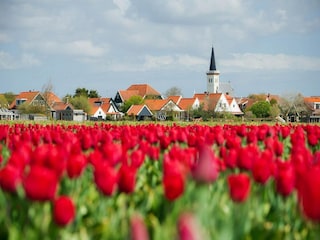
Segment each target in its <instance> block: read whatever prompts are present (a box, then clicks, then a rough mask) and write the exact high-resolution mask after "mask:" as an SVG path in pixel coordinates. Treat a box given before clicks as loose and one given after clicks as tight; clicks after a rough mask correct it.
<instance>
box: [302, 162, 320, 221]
mask: <svg viewBox="0 0 320 240" xmlns="http://www.w3.org/2000/svg"><path fill="white" fill-rule="evenodd" d="M301 182H302V184H301V185H299V186H300V187H299V188H298V195H299V202H300V206H301V209H302V212H303V213H304V215H305V216H306V217H307V218H309V219H311V220H312V221H316V222H320V205H319V203H320V188H319V186H320V167H319V166H316V167H313V168H311V169H310V170H309V171H308V172H305V174H304V175H303V176H302V180H301Z"/></svg>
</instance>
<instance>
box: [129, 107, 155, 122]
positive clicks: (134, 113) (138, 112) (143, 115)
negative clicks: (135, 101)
mask: <svg viewBox="0 0 320 240" xmlns="http://www.w3.org/2000/svg"><path fill="white" fill-rule="evenodd" d="M127 115H128V116H129V117H131V118H132V120H138V121H141V120H147V119H151V118H152V116H153V114H152V111H151V110H150V109H149V108H148V106H147V105H145V104H143V105H142V104H141V105H132V106H131V107H130V108H129V109H128V111H127Z"/></svg>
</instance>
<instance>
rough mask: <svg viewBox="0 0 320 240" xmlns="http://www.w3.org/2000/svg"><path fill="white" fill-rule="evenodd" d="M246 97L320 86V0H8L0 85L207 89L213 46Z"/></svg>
mask: <svg viewBox="0 0 320 240" xmlns="http://www.w3.org/2000/svg"><path fill="white" fill-rule="evenodd" d="M212 47H214V51H215V59H216V66H217V70H219V71H220V81H221V82H230V84H231V85H232V87H233V89H234V95H235V96H237V97H244V96H248V95H249V94H252V93H266V94H267V93H271V94H278V95H284V94H292V93H301V94H303V95H305V96H315V95H317V96H319V95H320V1H319V0H306V1H301V0H261V1H256V0H201V1H199V0H152V1H150V0H77V1H73V0H1V1H0V93H1V92H2V93H3V92H14V93H19V92H21V91H28V90H39V91H41V90H42V89H43V88H44V87H45V86H48V84H50V85H52V87H53V90H54V92H55V93H56V94H57V95H58V96H59V97H63V96H65V95H66V94H74V92H75V89H76V88H79V87H81V88H82V87H84V88H87V89H89V90H91V89H92V90H97V91H98V93H99V94H100V95H101V96H102V97H114V96H115V95H116V92H117V91H118V90H124V89H127V88H128V87H129V86H130V85H131V84H141V83H146V84H149V85H150V86H152V87H153V88H155V89H156V90H158V91H159V92H160V93H162V94H164V93H165V92H166V91H167V90H168V89H170V88H172V87H178V88H180V89H181V91H182V94H183V96H184V97H192V95H193V94H194V93H195V92H196V93H201V92H204V91H206V81H207V80H206V72H207V71H208V70H209V64H210V55H211V48H212Z"/></svg>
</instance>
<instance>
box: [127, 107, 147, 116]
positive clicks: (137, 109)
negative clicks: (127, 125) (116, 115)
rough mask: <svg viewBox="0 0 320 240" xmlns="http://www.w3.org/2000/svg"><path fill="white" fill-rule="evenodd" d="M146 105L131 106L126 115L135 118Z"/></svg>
mask: <svg viewBox="0 0 320 240" xmlns="http://www.w3.org/2000/svg"><path fill="white" fill-rule="evenodd" d="M145 106H146V105H132V106H131V107H130V108H129V109H128V111H127V114H128V115H129V116H130V115H134V116H137V115H138V114H139V112H140V111H141V110H142V109H143V108H144V107H145Z"/></svg>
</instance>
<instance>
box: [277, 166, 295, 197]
mask: <svg viewBox="0 0 320 240" xmlns="http://www.w3.org/2000/svg"><path fill="white" fill-rule="evenodd" d="M275 183H276V190H277V192H278V193H280V194H281V195H282V196H284V197H286V196H289V195H290V194H291V193H292V191H293V190H294V188H295V172H294V168H293V166H292V164H291V162H289V161H287V162H281V161H278V162H277V169H276V175H275Z"/></svg>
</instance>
